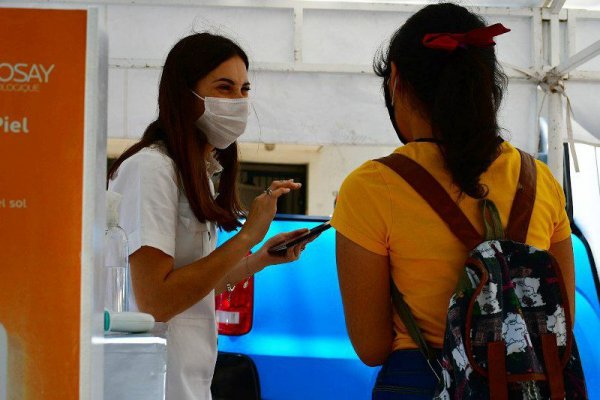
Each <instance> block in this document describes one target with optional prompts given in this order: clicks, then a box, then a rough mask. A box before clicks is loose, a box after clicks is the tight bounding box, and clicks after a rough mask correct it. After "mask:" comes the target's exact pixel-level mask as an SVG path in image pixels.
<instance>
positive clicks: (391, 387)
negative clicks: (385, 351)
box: [372, 350, 439, 400]
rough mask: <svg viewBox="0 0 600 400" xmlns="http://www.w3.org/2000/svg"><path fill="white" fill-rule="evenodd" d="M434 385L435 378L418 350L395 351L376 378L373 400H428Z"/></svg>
mask: <svg viewBox="0 0 600 400" xmlns="http://www.w3.org/2000/svg"><path fill="white" fill-rule="evenodd" d="M436 371H437V370H436ZM438 374H439V372H438ZM437 383H438V382H437V378H436V376H435V375H434V374H433V372H432V371H431V368H430V367H429V364H427V361H426V360H425V357H423V355H422V354H421V352H420V351H419V350H396V351H394V352H393V353H392V354H390V356H389V358H388V359H387V361H386V362H385V364H383V367H381V371H379V374H378V375H377V381H376V382H375V387H374V388H373V397H372V399H373V400H425V399H429V400H430V399H431V398H433V395H434V392H435V388H436V386H437Z"/></svg>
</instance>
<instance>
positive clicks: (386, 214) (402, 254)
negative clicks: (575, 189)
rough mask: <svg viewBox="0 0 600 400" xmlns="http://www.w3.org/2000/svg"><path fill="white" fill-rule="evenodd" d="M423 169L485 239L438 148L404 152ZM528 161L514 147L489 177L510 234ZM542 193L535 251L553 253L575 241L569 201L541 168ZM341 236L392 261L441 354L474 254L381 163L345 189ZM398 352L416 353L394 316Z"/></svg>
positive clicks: (532, 230)
mask: <svg viewBox="0 0 600 400" xmlns="http://www.w3.org/2000/svg"><path fill="white" fill-rule="evenodd" d="M395 152H396V153H400V154H404V155H406V156H408V157H410V158H411V159H413V160H414V161H416V162H417V163H419V164H420V165H421V166H423V167H424V168H425V169H426V170H427V171H429V173H430V174H431V175H433V177H434V178H435V179H436V180H437V181H438V182H439V183H440V184H441V185H442V187H444V189H445V190H446V191H447V192H448V193H449V194H450V196H451V197H452V199H453V200H455V201H457V202H458V205H459V207H460V209H461V210H462V211H463V212H464V213H465V215H466V216H467V217H468V218H469V220H470V221H471V223H472V224H473V226H475V228H477V230H478V231H479V232H480V233H481V234H483V231H484V229H483V222H482V220H481V219H482V218H481V211H480V210H479V208H478V200H476V199H473V198H471V197H468V196H467V195H462V197H460V200H459V190H458V188H457V187H456V186H455V185H453V184H452V178H451V175H450V173H449V172H448V171H447V170H446V169H445V168H444V161H443V159H442V155H441V153H440V150H439V148H438V146H437V145H436V144H435V143H429V142H418V143H415V142H413V143H409V144H407V145H405V146H403V147H400V148H398V149H396V151H395ZM520 167H521V159H520V155H519V152H518V151H517V149H515V148H514V147H513V146H512V145H510V144H509V143H507V142H504V143H503V144H502V153H501V155H500V156H499V157H498V158H497V159H496V160H495V161H494V162H493V163H492V165H491V166H490V168H489V169H488V170H487V171H486V172H485V173H484V174H483V175H482V176H481V180H480V182H481V183H483V184H485V185H487V187H488V189H489V194H488V198H489V199H491V200H493V201H494V203H495V204H496V206H497V207H498V210H499V212H500V217H501V220H502V225H503V226H504V228H506V224H507V219H508V216H509V214H510V209H511V206H512V201H513V197H514V195H515V192H516V188H517V181H518V178H519V171H520ZM536 167H537V193H536V200H535V204H534V208H533V214H532V217H531V222H530V225H529V231H528V234H527V243H528V244H530V245H532V246H535V247H537V248H540V249H545V250H547V249H548V248H549V247H550V244H551V243H555V242H559V241H561V240H564V239H566V238H568V237H569V235H570V233H571V228H570V226H569V220H568V217H567V214H566V212H565V197H564V194H563V191H562V189H561V187H560V185H559V184H558V182H557V181H556V180H555V179H554V177H553V176H552V173H551V172H550V170H549V169H548V167H547V166H546V165H545V164H543V163H542V162H539V161H536ZM331 224H332V225H333V227H335V228H336V229H337V231H338V232H339V233H341V234H342V235H344V236H345V237H347V238H348V239H350V240H351V241H353V242H355V243H357V244H358V245H360V246H362V247H363V248H365V249H367V250H369V251H371V252H373V253H376V254H380V255H383V256H388V257H389V259H390V265H391V274H392V277H393V279H394V282H395V283H396V286H397V287H398V289H399V290H400V292H401V293H402V294H403V296H404V300H405V301H406V303H407V304H408V305H409V306H410V309H411V311H412V313H413V315H414V317H415V319H416V321H417V324H418V325H419V327H420V329H421V331H422V332H423V335H424V337H425V339H426V340H427V342H429V343H430V344H431V345H433V346H434V347H441V346H442V343H443V337H444V329H445V324H446V311H447V309H448V301H449V299H450V297H451V295H452V293H453V292H454V289H455V286H456V283H457V281H458V278H459V274H460V273H461V271H462V269H463V265H464V264H463V263H464V261H465V260H466V257H467V252H468V250H467V249H466V248H465V247H464V245H463V244H462V243H461V242H460V241H459V240H458V239H457V238H456V237H455V236H454V235H453V234H452V233H451V232H450V230H449V228H448V227H447V226H446V225H445V223H444V222H443V221H442V220H441V219H440V217H439V216H438V215H437V214H436V213H435V212H434V211H433V210H432V209H431V208H430V206H429V205H428V204H427V203H426V202H425V201H424V200H423V199H422V197H421V196H420V195H419V194H418V193H417V192H415V191H414V190H413V189H412V187H411V186H410V185H409V184H408V183H406V181H404V179H402V178H401V177H400V176H399V175H398V174H396V173H395V172H394V171H392V170H391V169H389V168H388V167H386V166H384V165H383V164H381V163H379V162H376V161H367V162H366V163H364V164H363V165H362V166H360V167H359V168H357V169H356V170H355V171H353V172H352V173H351V174H350V175H349V176H348V177H347V178H346V179H345V181H344V183H343V185H342V187H341V189H340V194H339V198H338V201H337V205H336V208H335V212H334V214H333V218H332V220H331ZM394 330H395V339H394V343H393V348H394V350H397V349H407V348H416V345H415V344H414V343H413V341H412V340H411V338H410V337H409V336H408V334H407V333H406V330H405V329H404V327H403V325H402V323H401V322H400V318H399V317H398V315H397V313H394Z"/></svg>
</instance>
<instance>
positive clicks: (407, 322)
mask: <svg viewBox="0 0 600 400" xmlns="http://www.w3.org/2000/svg"><path fill="white" fill-rule="evenodd" d="M390 288H391V294H392V303H393V304H394V307H395V308H396V312H397V313H398V315H399V316H400V320H402V322H403V323H404V326H405V327H406V330H407V331H408V334H409V335H410V338H411V339H412V340H413V341H414V342H415V344H416V345H417V346H418V347H419V350H420V351H421V354H423V357H425V359H426V360H427V362H428V363H429V367H430V368H431V370H432V371H433V373H434V375H436V376H437V373H436V371H435V368H434V365H435V360H436V354H435V351H434V350H433V348H431V347H430V346H429V344H428V343H427V341H426V340H425V337H424V336H423V333H422V332H421V329H419V325H417V321H415V317H414V316H413V314H412V312H411V311H410V307H409V306H408V304H406V302H405V301H404V297H403V296H402V293H400V290H398V287H397V286H396V284H395V283H394V279H392V277H391V276H390ZM438 380H439V376H438Z"/></svg>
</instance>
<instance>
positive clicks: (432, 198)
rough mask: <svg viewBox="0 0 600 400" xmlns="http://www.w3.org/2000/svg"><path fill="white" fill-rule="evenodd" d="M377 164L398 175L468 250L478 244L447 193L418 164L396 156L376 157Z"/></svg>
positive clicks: (463, 215)
mask: <svg viewBox="0 0 600 400" xmlns="http://www.w3.org/2000/svg"><path fill="white" fill-rule="evenodd" d="M375 161H378V162H380V163H382V164H384V165H386V166H387V167H389V168H390V169H391V170H392V171H394V172H396V173H397V174H398V175H400V176H401V177H402V178H403V179H404V180H405V181H406V182H407V183H408V184H409V185H410V186H412V188H413V189H414V190H415V191H416V192H417V193H419V195H420V196H421V197H422V198H423V199H424V200H425V201H426V202H427V203H428V204H429V205H430V206H431V208H432V209H433V210H434V211H435V212H436V213H437V214H438V216H439V217H440V218H441V219H442V220H443V221H444V222H445V223H446V226H448V228H449V229H450V230H451V231H452V233H453V234H454V236H456V237H457V238H458V239H459V240H460V241H461V242H462V243H463V244H464V245H465V247H466V248H467V249H468V250H471V249H473V248H475V247H476V246H477V245H478V244H479V243H481V240H482V238H481V235H480V234H479V232H477V229H475V227H474V226H473V224H471V221H469V219H468V218H467V217H466V215H465V214H464V213H463V212H462V210H461V209H460V208H459V207H458V205H456V203H455V202H454V201H453V200H452V198H451V197H450V195H449V194H448V192H446V190H445V189H444V188H443V187H442V185H440V183H439V182H438V181H437V180H436V179H435V178H434V177H433V176H432V175H431V174H430V173H429V172H428V171H427V170H426V169H425V168H423V167H422V166H421V165H419V164H418V163H417V162H416V161H413V160H412V159H411V158H409V157H407V156H405V155H403V154H398V153H393V154H390V155H389V156H387V157H383V158H379V159H377V160H375Z"/></svg>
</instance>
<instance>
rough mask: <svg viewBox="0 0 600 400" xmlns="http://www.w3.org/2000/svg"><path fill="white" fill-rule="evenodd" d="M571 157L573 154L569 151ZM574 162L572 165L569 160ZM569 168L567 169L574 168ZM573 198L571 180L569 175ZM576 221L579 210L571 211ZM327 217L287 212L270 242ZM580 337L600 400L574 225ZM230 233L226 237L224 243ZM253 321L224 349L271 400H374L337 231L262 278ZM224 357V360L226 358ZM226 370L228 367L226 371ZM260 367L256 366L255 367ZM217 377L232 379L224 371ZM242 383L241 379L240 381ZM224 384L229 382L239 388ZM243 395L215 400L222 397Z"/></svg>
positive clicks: (584, 257)
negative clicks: (344, 292)
mask: <svg viewBox="0 0 600 400" xmlns="http://www.w3.org/2000/svg"><path fill="white" fill-rule="evenodd" d="M566 156H567V160H568V153H567V154H566ZM567 165H568V163H567ZM567 171H568V170H567ZM565 182H566V184H565V187H566V188H567V190H566V194H567V201H568V203H570V201H569V200H570V199H571V193H570V184H569V183H570V180H569V176H568V172H567V176H565ZM568 211H569V215H570V216H571V221H573V219H572V207H571V205H570V204H569V206H568ZM327 219H328V218H325V217H322V218H315V217H306V216H290V215H280V216H277V217H276V218H275V221H274V222H273V224H272V225H271V228H270V230H269V232H268V234H267V237H271V236H273V235H276V234H278V233H281V232H286V231H291V230H295V229H300V228H305V227H307V228H312V227H314V226H317V225H318V224H320V223H322V222H324V221H326V220H327ZM571 227H572V230H573V235H572V241H573V250H574V254H575V272H576V297H575V304H576V319H575V337H576V340H577V344H578V346H579V352H580V355H581V359H582V363H583V367H584V372H585V376H586V383H587V388H588V393H589V398H590V399H591V400H600V379H598V378H600V346H598V344H597V342H595V340H596V339H597V338H596V335H598V333H600V303H599V296H600V282H599V279H598V270H597V269H596V264H595V262H594V259H593V256H592V252H591V249H590V247H589V245H588V243H587V241H586V240H585V238H584V237H583V235H582V234H581V231H580V230H579V228H578V227H577V226H576V225H575V223H573V222H572V223H571ZM230 236H231V235H230V234H221V235H220V238H219V241H220V242H221V243H222V242H223V241H226V240H227V239H229V237H230ZM253 317H254V319H253V324H252V326H251V329H250V330H249V332H248V333H247V334H243V335H238V336H223V335H221V336H220V337H219V350H220V351H221V352H226V353H235V354H243V355H246V356H248V357H249V358H250V359H251V360H252V361H253V362H254V365H255V370H254V372H253V373H255V374H257V375H258V381H259V382H260V397H261V398H262V399H265V400H279V399H287V400H295V399H302V400H305V399H361V400H362V399H369V398H370V396H371V388H372V387H373V384H374V382H375V377H376V375H377V372H378V370H379V368H378V367H375V368H372V367H368V366H366V365H364V364H363V363H362V362H361V361H360V360H359V359H358V357H357V355H356V353H355V352H354V349H353V348H352V344H351V343H350V340H349V338H348V335H347V333H346V326H345V321H344V313H343V307H342V301H341V295H340V291H339V286H338V280H337V272H336V263H335V231H334V230H333V229H330V230H328V231H326V232H325V233H323V234H322V235H321V236H320V237H319V238H318V239H317V240H316V241H315V242H313V243H311V244H310V245H308V246H307V247H306V250H305V251H304V253H303V256H302V258H301V259H300V260H299V261H297V262H295V263H292V264H289V265H287V266H280V267H276V268H267V269H266V270H264V271H263V272H261V273H260V274H258V275H257V276H256V278H255V282H254V301H253ZM226 353H223V354H222V355H224V354H226ZM224 368H227V367H224ZM253 368H254V367H253ZM215 374H216V375H218V374H220V375H221V376H226V377H231V376H230V375H228V373H227V372H223V371H220V366H219V363H217V370H216V372H215ZM238 380H239V379H238ZM233 381H234V380H233V379H231V380H227V378H226V379H225V384H226V385H228V384H230V385H238V383H237V382H233ZM228 398H232V399H233V398H236V397H235V396H234V397H227V396H224V397H219V396H215V400H219V399H223V400H225V399H228Z"/></svg>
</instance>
